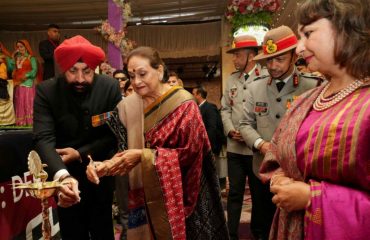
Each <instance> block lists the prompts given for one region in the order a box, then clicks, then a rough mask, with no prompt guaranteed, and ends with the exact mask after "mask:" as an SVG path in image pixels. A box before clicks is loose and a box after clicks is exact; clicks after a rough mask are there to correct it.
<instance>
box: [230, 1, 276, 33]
mask: <svg viewBox="0 0 370 240" xmlns="http://www.w3.org/2000/svg"><path fill="white" fill-rule="evenodd" d="M280 5H281V0H229V4H228V6H227V10H226V13H225V17H226V19H227V20H228V21H229V22H230V23H231V25H232V32H233V33H234V32H235V31H236V30H238V28H240V27H242V26H245V25H267V26H268V25H271V23H272V13H274V12H276V11H278V10H279V8H280Z"/></svg>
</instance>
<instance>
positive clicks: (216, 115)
mask: <svg viewBox="0 0 370 240" xmlns="http://www.w3.org/2000/svg"><path fill="white" fill-rule="evenodd" d="M200 113H201V114H202V118H203V122H204V125H205V127H206V131H207V134H208V138H209V141H210V142H211V147H212V152H213V153H214V154H216V155H218V154H220V151H221V148H222V144H223V143H224V142H225V140H226V139H225V135H224V128H223V125H222V119H221V115H220V112H219V111H218V109H217V107H216V105H215V104H213V103H209V102H207V101H205V102H204V103H203V104H202V105H201V106H200Z"/></svg>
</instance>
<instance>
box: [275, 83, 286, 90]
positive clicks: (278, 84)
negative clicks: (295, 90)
mask: <svg viewBox="0 0 370 240" xmlns="http://www.w3.org/2000/svg"><path fill="white" fill-rule="evenodd" d="M284 85H285V82H283V81H279V82H276V87H277V89H278V91H279V92H280V91H281V89H283V87H284Z"/></svg>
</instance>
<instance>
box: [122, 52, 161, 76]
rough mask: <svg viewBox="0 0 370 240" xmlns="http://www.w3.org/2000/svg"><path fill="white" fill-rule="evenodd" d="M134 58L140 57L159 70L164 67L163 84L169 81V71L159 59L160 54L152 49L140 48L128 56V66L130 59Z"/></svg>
mask: <svg viewBox="0 0 370 240" xmlns="http://www.w3.org/2000/svg"><path fill="white" fill-rule="evenodd" d="M134 56H140V57H142V58H146V59H148V60H149V63H150V66H151V67H152V68H154V69H158V68H159V66H160V65H162V66H163V79H162V82H167V81H168V69H167V67H166V65H165V64H164V62H163V60H162V59H161V58H160V57H159V53H158V51H157V50H155V49H154V48H152V47H145V46H143V47H138V48H135V49H134V50H132V51H131V52H130V53H129V54H128V56H127V64H128V62H129V61H130V59H131V58H132V57H134Z"/></svg>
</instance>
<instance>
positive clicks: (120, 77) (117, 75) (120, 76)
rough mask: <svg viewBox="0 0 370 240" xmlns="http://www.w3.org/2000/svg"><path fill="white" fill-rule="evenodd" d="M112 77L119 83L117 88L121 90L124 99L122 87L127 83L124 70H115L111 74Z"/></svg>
mask: <svg viewBox="0 0 370 240" xmlns="http://www.w3.org/2000/svg"><path fill="white" fill-rule="evenodd" d="M113 77H114V78H115V79H117V80H118V81H119V88H120V89H121V93H122V96H123V97H124V96H125V91H124V87H125V84H126V82H127V81H128V77H127V73H126V72H125V71H124V70H116V71H114V72H113Z"/></svg>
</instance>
